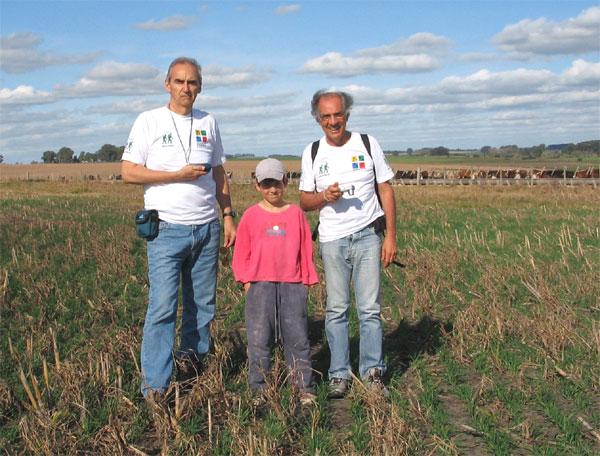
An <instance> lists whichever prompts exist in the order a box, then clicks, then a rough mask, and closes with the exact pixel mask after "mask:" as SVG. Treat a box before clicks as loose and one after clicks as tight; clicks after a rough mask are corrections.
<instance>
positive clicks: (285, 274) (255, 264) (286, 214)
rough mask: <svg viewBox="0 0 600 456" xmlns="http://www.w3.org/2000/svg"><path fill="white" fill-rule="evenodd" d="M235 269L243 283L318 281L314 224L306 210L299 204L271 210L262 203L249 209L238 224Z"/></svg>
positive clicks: (307, 283) (234, 251)
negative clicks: (280, 210)
mask: <svg viewBox="0 0 600 456" xmlns="http://www.w3.org/2000/svg"><path fill="white" fill-rule="evenodd" d="M232 268H233V275H234V277H235V280H237V281H238V282H242V283H246V282H292V283H300V282H301V283H304V284H305V285H313V284H315V283H317V282H318V281H319V278H318V277H317V271H316V269H315V265H314V263H313V248H312V240H311V237H310V226H309V224H308V220H307V219H306V216H305V215H304V212H302V209H300V208H299V207H298V206H296V205H295V204H290V206H289V207H288V208H287V209H286V210H285V211H283V212H268V211H266V210H265V209H263V208H262V207H260V206H259V205H258V204H255V205H254V206H251V207H249V208H248V209H246V211H245V212H244V215H243V216H242V218H241V220H240V223H239V225H238V227H237V235H236V239H235V248H234V250H233V262H232Z"/></svg>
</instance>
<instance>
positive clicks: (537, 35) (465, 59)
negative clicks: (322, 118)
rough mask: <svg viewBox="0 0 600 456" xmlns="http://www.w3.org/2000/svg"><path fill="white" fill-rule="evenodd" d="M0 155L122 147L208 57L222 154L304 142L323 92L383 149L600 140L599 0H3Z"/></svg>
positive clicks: (209, 101) (32, 156)
mask: <svg viewBox="0 0 600 456" xmlns="http://www.w3.org/2000/svg"><path fill="white" fill-rule="evenodd" d="M0 35H1V43H0V153H1V154H3V155H4V158H5V161H6V162H9V163H16V162H22V163H28V162H30V161H32V160H40V157H41V155H42V153H43V152H44V151H46V150H54V151H57V150H58V149H60V148H61V147H63V146H67V147H70V148H72V149H73V150H74V151H75V153H76V154H79V153H80V152H81V151H86V152H96V151H97V150H98V149H99V148H100V147H101V146H102V145H103V144H105V143H109V144H115V145H123V144H124V143H125V142H126V140H127V136H128V133H129V129H130V128H131V125H132V123H133V121H134V120H135V117H136V116H137V115H138V114H139V113H140V112H141V111H143V110H146V109H151V108H154V107H157V106H161V105H163V104H165V103H166V101H167V99H168V94H167V93H166V92H165V91H164V88H163V81H164V76H165V72H166V69H167V67H168V64H169V62H170V61H171V60H172V59H173V58H175V57H178V56H181V55H185V56H190V57H194V58H196V59H197V60H198V61H199V62H200V63H201V65H202V67H203V79H204V87H203V91H202V93H201V94H200V96H199V97H198V99H197V101H196V107H197V108H200V109H204V110H207V111H209V112H212V113H213V114H214V115H215V117H216V118H217V120H218V122H219V125H220V129H221V134H222V138H223V143H224V147H225V150H226V153H229V154H242V153H253V154H256V155H266V154H274V153H279V154H297V155H299V154H300V153H301V152H302V149H303V148H304V146H305V145H306V144H307V143H309V142H311V141H313V140H314V139H316V138H318V137H320V135H321V131H320V129H319V127H318V125H317V124H316V123H315V121H314V120H313V119H312V118H311V116H310V98H311V96H312V94H313V93H314V92H315V91H316V90H318V89H321V88H336V89H343V90H346V91H348V92H350V93H351V94H352V95H353V96H354V98H355V106H354V109H353V111H352V115H351V116H350V120H349V129H351V130H355V131H361V132H369V133H371V134H372V135H374V136H375V137H376V138H378V139H379V142H380V143H381V144H382V146H383V148H384V149H386V150H398V149H402V150H404V149H406V148H408V147H411V148H413V149H418V148H421V147H434V146H439V145H444V146H447V147H451V148H480V147H482V146H484V145H490V146H501V145H506V144H518V145H520V146H531V145H537V144H540V143H545V144H556V143H563V142H579V141H584V140H589V139H598V138H600V6H599V5H598V3H597V2H594V1H591V2H590V1H566V0H564V1H527V0H520V1H491V0H490V1H370V2H367V1H354V2H353V1H328V2H321V1H305V2H275V1H247V2H241V1H219V2H189V1H37V2H31V1H24V0H19V1H7V0H0Z"/></svg>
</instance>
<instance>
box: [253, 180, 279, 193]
mask: <svg viewBox="0 0 600 456" xmlns="http://www.w3.org/2000/svg"><path fill="white" fill-rule="evenodd" d="M258 185H259V186H260V188H262V189H263V190H266V189H268V188H271V187H279V186H280V185H283V182H281V181H280V180H277V179H264V180H262V181H260V182H259V183H258Z"/></svg>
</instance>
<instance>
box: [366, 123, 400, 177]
mask: <svg viewBox="0 0 600 456" xmlns="http://www.w3.org/2000/svg"><path fill="white" fill-rule="evenodd" d="M369 143H370V144H371V157H372V159H373V165H374V166H375V173H376V174H377V183H378V184H381V183H383V182H387V181H389V180H390V179H392V178H393V177H394V171H393V170H392V168H390V166H389V165H388V164H387V161H386V159H385V155H384V154H383V150H382V149H381V146H380V145H379V142H378V141H377V140H376V139H375V138H373V137H372V136H371V135H369Z"/></svg>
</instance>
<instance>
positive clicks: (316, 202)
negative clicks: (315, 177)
mask: <svg viewBox="0 0 600 456" xmlns="http://www.w3.org/2000/svg"><path fill="white" fill-rule="evenodd" d="M332 201H333V200H332V199H328V197H327V193H326V190H324V191H322V192H318V193H312V192H300V207H301V208H302V210H304V211H307V212H310V211H314V210H316V209H321V208H322V207H323V206H325V205H326V204H327V203H330V202H332Z"/></svg>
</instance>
